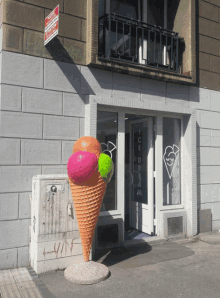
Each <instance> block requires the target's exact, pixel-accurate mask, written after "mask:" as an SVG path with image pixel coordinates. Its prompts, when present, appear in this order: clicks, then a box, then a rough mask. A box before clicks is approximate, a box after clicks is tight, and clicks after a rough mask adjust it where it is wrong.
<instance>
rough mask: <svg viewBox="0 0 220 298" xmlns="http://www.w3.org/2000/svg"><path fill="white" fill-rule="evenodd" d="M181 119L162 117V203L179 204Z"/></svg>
mask: <svg viewBox="0 0 220 298" xmlns="http://www.w3.org/2000/svg"><path fill="white" fill-rule="evenodd" d="M180 142H181V121H180V119H175V118H163V205H178V204H181V163H180V161H181V150H180V148H181V144H180Z"/></svg>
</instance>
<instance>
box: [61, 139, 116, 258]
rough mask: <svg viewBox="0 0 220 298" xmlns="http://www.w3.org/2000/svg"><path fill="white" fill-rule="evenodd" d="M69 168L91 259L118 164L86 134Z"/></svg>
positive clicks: (86, 255) (83, 238) (85, 254)
mask: <svg viewBox="0 0 220 298" xmlns="http://www.w3.org/2000/svg"><path fill="white" fill-rule="evenodd" d="M107 148H108V146H107ZM114 149H115V148H114ZM106 151H107V150H106ZM111 151H113V150H111ZM110 153H111V152H110ZM67 171H68V177H69V183H70V188H71V192H72V197H73V203H74V208H75V210H76V217H77V221H78V227H79V233H80V237H81V241H82V248H83V257H84V260H85V261H86V262H87V261H89V253H90V250H91V246H92V239H93V235H94V231H95V226H96V223H97V219H98V216H99V211H100V208H101V204H102V200H103V197H104V194H105V189H106V185H107V183H108V182H109V181H110V180H111V178H112V175H113V171H114V165H113V162H112V159H111V157H110V156H108V155H107V154H105V153H104V152H102V153H101V145H100V143H99V142H98V140H97V139H95V138H93V137H89V136H85V137H82V138H80V139H78V140H77V141H76V143H75V144H74V146H73V154H72V155H71V156H70V158H69V160H68V162H67Z"/></svg>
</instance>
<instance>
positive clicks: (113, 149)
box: [97, 111, 118, 211]
mask: <svg viewBox="0 0 220 298" xmlns="http://www.w3.org/2000/svg"><path fill="white" fill-rule="evenodd" d="M117 121H118V113H114V112H105V111H97V140H98V141H99V142H100V143H101V146H102V152H103V153H105V154H108V155H109V156H110V157H111V158H112V160H113V163H114V173H113V176H112V178H111V181H110V182H109V183H108V184H107V187H106V191H105V195H104V198H103V204H102V208H101V211H109V210H116V209H117V135H118V123H117Z"/></svg>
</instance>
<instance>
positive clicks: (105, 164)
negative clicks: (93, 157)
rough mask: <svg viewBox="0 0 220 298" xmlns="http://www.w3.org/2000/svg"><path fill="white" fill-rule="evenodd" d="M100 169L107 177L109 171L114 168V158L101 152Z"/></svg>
mask: <svg viewBox="0 0 220 298" xmlns="http://www.w3.org/2000/svg"><path fill="white" fill-rule="evenodd" d="M98 170H99V173H100V175H101V176H102V178H104V177H105V178H107V175H108V173H110V172H111V170H112V159H111V157H110V156H108V155H107V154H105V153H101V154H100V157H99V160H98Z"/></svg>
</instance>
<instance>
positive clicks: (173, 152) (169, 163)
mask: <svg viewBox="0 0 220 298" xmlns="http://www.w3.org/2000/svg"><path fill="white" fill-rule="evenodd" d="M179 151H180V150H179V148H178V147H177V146H176V145H173V147H172V146H167V147H166V149H165V151H164V155H163V160H164V164H165V166H166V169H167V173H168V176H169V178H170V179H171V177H172V173H173V169H174V165H175V162H176V160H177V159H178V158H179Z"/></svg>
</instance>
